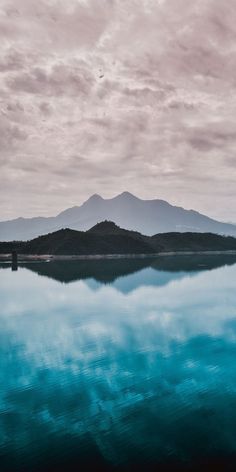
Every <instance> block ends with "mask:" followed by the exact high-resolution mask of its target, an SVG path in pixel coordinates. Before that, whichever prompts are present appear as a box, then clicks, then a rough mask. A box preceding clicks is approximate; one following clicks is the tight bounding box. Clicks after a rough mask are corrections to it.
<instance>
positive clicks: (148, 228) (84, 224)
mask: <svg viewBox="0 0 236 472" xmlns="http://www.w3.org/2000/svg"><path fill="white" fill-rule="evenodd" d="M103 220H112V221H114V222H115V223H116V224H117V225H119V226H121V227H122V228H125V229H129V230H135V231H140V232H141V233H143V234H146V235H153V234H157V233H166V232H172V231H174V232H186V231H191V232H211V233H218V234H225V235H233V236H236V226H235V225H232V224H228V223H221V222H218V221H215V220H213V219H211V218H208V217H207V216H204V215H202V214H200V213H198V212H197V211H193V210H185V209H183V208H181V207H177V206H173V205H170V204H169V203H167V202H165V201H164V200H141V199H140V198H137V197H135V196H134V195H132V194H130V193H129V192H124V193H122V194H120V195H118V196H116V197H114V198H111V199H106V200H105V199H103V198H102V197H100V196H99V195H93V196H92V197H90V198H89V199H88V200H87V201H86V202H85V203H83V205H81V206H76V207H73V208H69V209H67V210H65V211H63V212H62V213H60V214H59V215H57V216H55V217H51V218H43V217H40V218H28V219H27V218H18V219H15V220H11V221H4V222H0V240H1V241H11V240H28V239H32V238H34V237H36V236H39V235H41V234H47V233H49V232H53V231H57V230H59V229H62V228H71V229H75V230H81V231H86V230H87V229H89V228H91V226H93V225H95V224H96V223H98V222H100V221H103Z"/></svg>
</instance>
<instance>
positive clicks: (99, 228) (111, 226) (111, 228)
mask: <svg viewBox="0 0 236 472" xmlns="http://www.w3.org/2000/svg"><path fill="white" fill-rule="evenodd" d="M120 231H122V230H121V228H120V227H119V226H117V225H116V224H115V223H114V222H113V221H108V220H104V221H101V222H100V223H97V224H96V225H95V226H93V227H92V228H90V229H89V230H88V233H102V234H109V233H117V232H120Z"/></svg>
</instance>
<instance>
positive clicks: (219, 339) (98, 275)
mask: <svg viewBox="0 0 236 472" xmlns="http://www.w3.org/2000/svg"><path fill="white" fill-rule="evenodd" d="M0 303H1V304H0V375H1V382H0V470H1V472H3V471H4V472H5V471H10V472H23V471H24V472H25V471H27V472H34V471H40V472H42V471H43V472H45V471H47V470H50V471H54V470H55V471H58V470H68V471H71V470H72V471H77V470H81V471H87V470H89V471H90V470H91V471H96V470H104V471H111V470H112V471H113V470H114V471H116V470H118V471H120V470H122V471H123V470H146V471H150V470H158V471H159V470H161V471H162V470H173V471H174V470H181V471H183V470H193V469H194V470H195V469H196V470H204V469H205V470H224V471H225V470H236V258H235V257H234V258H233V257H230V256H215V257H213V256H205V257H204V256H201V257H197V256H192V257H181V258H180V257H172V258H171V257H162V258H161V257H160V258H156V259H153V260H151V259H150V260H148V259H140V260H107V261H102V260H101V261H64V262H49V263H45V262H32V263H25V264H24V263H22V264H21V265H20V266H19V268H18V270H17V271H12V270H11V266H10V265H8V264H3V263H2V264H0Z"/></svg>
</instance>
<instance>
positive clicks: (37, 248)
mask: <svg viewBox="0 0 236 472" xmlns="http://www.w3.org/2000/svg"><path fill="white" fill-rule="evenodd" d="M13 250H16V251H17V252H18V253H19V254H32V255H42V254H51V255H107V254H154V253H162V252H172V251H173V252H181V251H192V252H194V251H196V252H198V251H236V238H233V237H230V236H227V237H226V236H220V235H216V234H211V233H164V234H156V235H154V236H144V235H142V234H141V233H138V232H135V231H128V230H125V229H122V228H119V226H117V225H116V224H115V223H113V222H109V221H104V222H102V223H98V224H97V225H95V226H94V227H93V228H91V229H90V230H88V231H85V232H83V231H75V230H71V229H62V230H59V231H55V232H54V233H50V234H47V235H43V236H40V237H38V238H35V239H32V240H31V241H27V242H20V241H19V242H0V254H8V253H11V252H12V251H13Z"/></svg>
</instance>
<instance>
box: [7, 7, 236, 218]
mask: <svg viewBox="0 0 236 472" xmlns="http://www.w3.org/2000/svg"><path fill="white" fill-rule="evenodd" d="M235 20H236V13H235V7H234V1H233V0H229V2H228V3H227V9H226V8H225V4H224V2H223V0H218V1H217V2H215V1H213V0H204V1H203V0H197V1H196V2H189V1H187V0H176V1H175V2H173V1H172V0H165V1H153V0H147V1H145V2H140V1H138V0H127V1H126V2H122V1H121V0H101V1H99V2H97V0H96V1H95V0H83V1H82V0H71V1H70V2H62V1H60V0H53V1H49V0H43V1H42V2H37V1H36V0H22V1H21V2H19V3H17V5H16V3H15V2H13V1H10V0H3V1H2V2H1V6H0V36H1V45H2V56H1V60H0V112H1V122H0V128H1V131H2V133H1V176H4V183H3V185H1V189H0V192H1V193H0V197H1V199H2V201H3V199H4V208H2V209H1V214H0V219H5V218H10V217H15V216H19V211H20V213H21V214H22V215H23V216H30V215H35V214H37V215H38V214H44V215H47V214H54V213H57V212H58V210H59V209H61V208H66V207H67V206H70V205H71V204H80V203H81V202H82V201H83V200H85V199H86V198H87V197H88V196H89V195H90V193H95V192H97V193H101V194H102V195H103V196H104V197H110V196H112V195H114V194H116V193H118V192H120V191H123V190H127V189H128V190H129V191H131V192H134V193H136V194H138V195H140V196H141V197H144V198H145V197H147V198H152V197H157V198H158V197H159V198H162V199H167V200H169V201H170V202H172V203H176V204H179V205H183V206H185V207H188V208H189V207H191V208H196V209H197V210H199V211H202V212H205V213H208V214H209V215H211V216H214V217H218V218H224V219H231V220H232V219H235V221H236V213H235V205H234V201H235V190H234V187H235V186H234V184H233V182H234V180H235V178H236V166H235V157H234V156H235V146H236V143H235V131H236V129H235V112H236V102H235V99H234V96H235V85H236V81H235V72H236V52H235V46H234V45H235V36H236V33H235V28H234V24H235ZM42 185H43V186H44V188H45V192H44V195H42V192H41V191H40V189H41V188H42ZM33 189H36V191H35V192H34V191H33ZM29 201H30V204H29ZM19 205H20V210H19ZM29 205H30V206H29ZM225 208H227V210H226V209H225Z"/></svg>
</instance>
